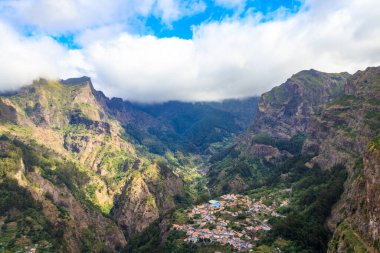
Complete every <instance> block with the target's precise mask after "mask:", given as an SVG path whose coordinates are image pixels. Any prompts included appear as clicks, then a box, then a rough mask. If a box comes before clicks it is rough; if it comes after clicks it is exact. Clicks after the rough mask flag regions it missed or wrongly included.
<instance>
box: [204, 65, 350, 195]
mask: <svg viewBox="0 0 380 253" xmlns="http://www.w3.org/2000/svg"><path fill="white" fill-rule="evenodd" d="M348 76H349V75H348V74H347V73H342V74H326V73H322V72H318V71H315V70H310V71H301V72H299V73H298V74H295V75H294V76H292V77H291V78H290V79H288V80H287V81H286V82H285V83H284V84H282V85H280V86H279V87H275V88H273V89H272V90H271V91H270V92H267V93H265V94H263V95H262V96H261V98H260V102H259V109H258V112H257V117H256V119H255V123H254V124H253V125H252V127H251V128H250V129H249V130H248V131H247V132H246V133H244V134H243V135H242V136H241V137H239V138H238V140H237V142H236V143H237V144H238V145H235V146H233V147H231V148H230V150H229V151H227V152H225V153H224V154H219V155H218V156H215V157H214V158H213V159H212V161H213V162H214V165H213V166H212V167H211V169H210V173H209V175H210V178H211V180H210V183H211V187H214V188H215V189H214V191H215V192H220V191H222V189H223V191H226V192H228V191H241V190H244V189H247V188H248V187H249V186H250V185H251V186H252V185H255V186H257V185H259V184H262V183H263V181H264V180H265V179H266V178H270V177H273V175H271V174H270V173H269V171H268V169H270V168H272V167H273V166H274V165H275V164H278V162H279V161H280V160H282V159H283V158H287V157H292V156H294V155H297V154H299V153H300V152H301V149H302V146H303V142H304V141H305V138H306V136H307V130H308V128H309V126H310V125H311V124H313V122H314V120H315V119H314V118H313V117H312V115H316V114H318V113H320V112H321V111H322V109H323V107H324V105H325V104H326V103H328V102H329V101H332V100H333V99H334V98H336V97H337V96H339V95H340V94H342V93H343V89H344V84H345V82H346V78H347V77H348ZM226 178H227V180H226Z"/></svg>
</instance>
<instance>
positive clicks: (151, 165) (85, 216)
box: [0, 77, 257, 252]
mask: <svg viewBox="0 0 380 253" xmlns="http://www.w3.org/2000/svg"><path fill="white" fill-rule="evenodd" d="M255 101H257V99H256V98H252V99H246V100H241V101H240V100H231V101H229V102H228V103H227V104H226V106H224V103H181V102H169V103H166V104H157V105H139V104H134V103H131V102H128V101H123V100H121V99H118V98H112V99H109V98H107V97H106V96H105V95H104V94H103V93H102V92H100V91H96V90H95V89H94V87H93V85H92V83H91V80H90V79H89V78H88V77H82V78H72V79H68V80H60V81H55V80H44V79H40V80H38V81H35V82H34V83H33V84H32V85H30V86H26V87H24V88H22V89H20V90H19V91H17V92H16V93H12V94H4V95H2V96H0V134H1V136H2V137H1V140H0V150H1V157H0V164H1V166H0V167H1V174H0V177H1V178H0V188H1V191H2V195H1V196H2V197H1V203H0V206H1V210H0V211H1V212H0V224H1V226H2V230H1V232H0V237H1V239H0V243H1V244H0V248H1V247H2V248H4V249H5V250H10V251H16V250H21V249H25V248H29V249H31V248H33V247H34V245H38V246H37V248H38V250H42V251H43V250H44V251H52V250H56V251H59V252H80V251H83V252H85V251H91V252H101V251H120V250H122V249H123V248H124V247H125V246H126V244H127V242H128V240H129V239H130V238H131V237H132V236H134V235H136V234H139V233H140V232H142V231H143V230H144V229H146V228H147V227H148V226H149V224H151V223H152V222H154V221H156V220H157V219H159V217H161V216H163V215H165V214H166V213H170V212H171V211H172V210H173V209H174V208H176V207H177V206H178V205H184V204H186V203H190V202H192V201H195V200H196V198H197V196H198V194H197V189H199V190H200V191H204V189H203V187H198V188H197V185H198V184H199V183H200V182H201V179H200V177H201V174H200V172H199V171H198V169H197V168H198V167H199V166H200V165H202V163H203V161H204V160H205V159H207V156H209V154H210V153H213V152H216V151H217V150H218V148H220V146H222V145H221V143H223V142H228V141H229V140H230V139H231V138H233V136H234V135H237V134H239V133H241V132H242V131H243V130H244V128H245V127H246V126H247V125H248V123H247V122H249V121H250V120H249V118H251V119H253V116H254V111H255V106H257V102H255ZM230 103H235V104H234V106H233V107H234V108H231V105H230ZM248 104H249V108H252V109H249V110H248V111H249V112H251V113H252V116H250V115H246V114H245V113H244V112H245V111H244V110H246V109H244V108H246V107H247V105H248ZM248 111H247V112H248ZM204 157H206V158H204ZM61 242H63V243H61Z"/></svg>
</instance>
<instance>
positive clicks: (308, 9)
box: [0, 0, 380, 103]
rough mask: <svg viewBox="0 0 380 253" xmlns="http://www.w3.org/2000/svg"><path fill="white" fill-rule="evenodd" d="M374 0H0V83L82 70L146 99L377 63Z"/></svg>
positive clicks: (216, 94) (196, 95)
mask: <svg viewBox="0 0 380 253" xmlns="http://www.w3.org/2000/svg"><path fill="white" fill-rule="evenodd" d="M379 17H380V1H378V0H329V1H326V0H187V1H178V0H112V1H111V0H55V1H51V0H0V91H10V90H15V89H18V88H20V87H21V86H24V85H28V84H30V83H32V81H33V80H35V79H38V78H48V79H65V78H70V77H79V76H84V75H85V76H89V77H91V79H92V82H93V84H94V86H95V88H96V89H98V90H101V91H103V92H104V93H105V94H106V95H107V96H109V97H114V96H115V97H122V98H123V99H126V100H131V101H137V102H144V103H151V102H163V101H168V100H181V101H214V100H222V99H225V98H241V97H247V96H254V95H260V94H262V93H263V92H266V91H268V90H270V89H271V88H273V87H274V86H277V85H279V84H281V83H283V82H285V81H286V79H287V78H289V77H291V75H292V74H295V73H297V72H299V71H301V70H304V69H312V68H313V69H317V70H320V71H325V72H343V71H347V72H350V73H354V72H356V71H357V70H363V69H365V68H366V67H368V66H379V65H380V18H379Z"/></svg>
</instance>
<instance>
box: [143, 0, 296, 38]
mask: <svg viewBox="0 0 380 253" xmlns="http://www.w3.org/2000/svg"><path fill="white" fill-rule="evenodd" d="M205 3H206V8H205V10H204V11H202V12H199V13H196V14H194V15H191V16H187V17H183V18H181V19H180V20H178V21H175V22H173V23H172V24H171V25H170V26H168V25H166V24H163V23H162V22H161V21H160V19H159V18H156V17H154V16H150V17H149V18H148V19H147V20H146V27H147V29H149V30H151V33H152V34H153V35H155V36H157V37H160V38H162V37H179V38H183V39H191V38H192V36H193V33H192V27H193V26H198V25H200V24H202V23H204V22H206V23H207V22H213V21H221V20H223V19H225V18H228V17H235V18H239V17H240V18H242V17H244V16H245V15H247V12H259V13H262V14H263V15H264V16H266V15H267V14H269V13H271V12H274V11H276V10H278V9H280V8H285V9H286V10H287V11H289V13H293V14H294V13H296V12H297V11H298V10H299V7H300V6H301V2H300V1H297V0H269V1H268V0H249V1H247V2H246V3H245V4H244V6H243V8H242V10H237V8H227V7H225V6H218V5H216V4H215V2H214V1H212V0H207V1H205ZM264 21H265V20H263V22H264Z"/></svg>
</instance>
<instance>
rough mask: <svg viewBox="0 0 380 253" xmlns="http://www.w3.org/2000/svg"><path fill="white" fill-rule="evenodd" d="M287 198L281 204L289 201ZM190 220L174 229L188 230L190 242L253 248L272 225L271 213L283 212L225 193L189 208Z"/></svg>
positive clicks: (247, 249) (187, 239)
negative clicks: (270, 221) (269, 222)
mask: <svg viewBox="0 0 380 253" xmlns="http://www.w3.org/2000/svg"><path fill="white" fill-rule="evenodd" d="M287 204H288V201H287V200H285V201H284V202H283V203H281V206H284V205H287ZM186 215H187V218H188V223H186V224H174V225H173V229H174V230H177V231H183V232H185V233H186V238H185V239H184V241H186V242H189V243H219V244H222V245H227V244H229V245H231V246H233V248H234V249H235V250H237V251H241V250H245V251H252V248H253V246H254V245H255V242H257V241H259V240H260V237H261V236H263V235H265V232H267V231H269V230H270V229H271V226H270V225H269V224H268V218H269V217H279V216H281V215H280V214H278V213H277V212H276V207H275V206H274V205H272V206H267V205H265V204H264V203H263V202H262V200H256V199H252V198H250V197H249V196H243V195H239V194H226V195H223V196H221V197H220V198H218V199H217V200H210V201H209V202H208V203H205V204H201V205H197V206H195V207H193V208H192V209H191V210H187V212H186Z"/></svg>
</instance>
